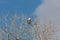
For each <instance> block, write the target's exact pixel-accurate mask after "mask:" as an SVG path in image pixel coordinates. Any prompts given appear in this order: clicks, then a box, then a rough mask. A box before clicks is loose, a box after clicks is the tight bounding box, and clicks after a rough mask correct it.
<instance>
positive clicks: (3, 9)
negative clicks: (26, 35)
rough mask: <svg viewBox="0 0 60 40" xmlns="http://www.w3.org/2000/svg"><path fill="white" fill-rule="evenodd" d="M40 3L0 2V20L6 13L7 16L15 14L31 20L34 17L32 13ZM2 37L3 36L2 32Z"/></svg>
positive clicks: (35, 0)
mask: <svg viewBox="0 0 60 40" xmlns="http://www.w3.org/2000/svg"><path fill="white" fill-rule="evenodd" d="M41 3H42V0H0V18H1V17H3V16H5V15H6V14H7V12H9V15H14V13H15V12H16V14H17V15H20V16H21V15H26V16H28V17H32V18H33V17H35V16H34V14H33V12H34V11H35V9H36V8H37V7H38V6H39V5H40V4H41ZM2 36H5V34H4V33H3V32H2ZM3 38H4V37H3ZM30 38H31V37H30ZM30 40H32V38H31V39H30Z"/></svg>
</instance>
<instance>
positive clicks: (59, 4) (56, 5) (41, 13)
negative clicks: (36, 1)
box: [34, 0, 60, 40]
mask: <svg viewBox="0 0 60 40" xmlns="http://www.w3.org/2000/svg"><path fill="white" fill-rule="evenodd" d="M34 14H36V15H37V17H38V18H39V19H40V22H45V21H47V20H52V22H54V23H55V24H59V25H60V0H44V2H43V3H42V4H41V5H40V6H38V8H36V10H35V12H34ZM57 29H58V32H56V35H57V40H60V31H59V30H60V27H57Z"/></svg>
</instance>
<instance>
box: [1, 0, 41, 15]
mask: <svg viewBox="0 0 60 40" xmlns="http://www.w3.org/2000/svg"><path fill="white" fill-rule="evenodd" d="M41 3H42V0H0V15H4V14H5V13H6V12H7V11H9V13H10V14H14V12H17V14H20V15H21V14H24V15H29V16H31V14H32V13H33V12H34V10H35V8H37V6H38V5H40V4H41ZM32 15H33V14H32Z"/></svg>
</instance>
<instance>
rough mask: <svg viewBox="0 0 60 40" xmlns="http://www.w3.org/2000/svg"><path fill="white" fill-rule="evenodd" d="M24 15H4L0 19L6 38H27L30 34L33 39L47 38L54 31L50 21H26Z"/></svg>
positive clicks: (0, 25) (44, 39)
mask: <svg viewBox="0 0 60 40" xmlns="http://www.w3.org/2000/svg"><path fill="white" fill-rule="evenodd" d="M27 18H28V17H26V16H22V17H20V16H17V15H16V14H15V15H14V16H9V15H7V16H4V18H2V19H0V28H1V29H2V31H4V32H5V33H6V36H7V40H29V36H32V38H33V39H34V40H48V39H49V38H50V35H52V34H53V33H54V25H52V24H51V23H50V22H48V23H45V24H40V22H39V21H38V20H37V19H34V20H31V23H29V24H28V23H27Z"/></svg>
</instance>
